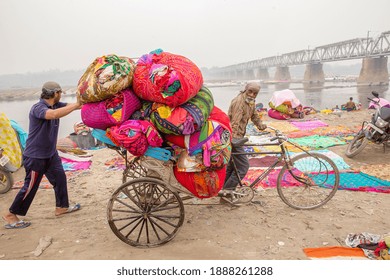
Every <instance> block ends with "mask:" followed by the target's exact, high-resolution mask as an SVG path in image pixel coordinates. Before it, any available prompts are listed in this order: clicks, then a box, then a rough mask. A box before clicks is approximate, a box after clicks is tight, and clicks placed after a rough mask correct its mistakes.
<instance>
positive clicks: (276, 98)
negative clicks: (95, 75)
mask: <svg viewBox="0 0 390 280" xmlns="http://www.w3.org/2000/svg"><path fill="white" fill-rule="evenodd" d="M268 105H269V106H270V107H271V109H269V110H268V115H269V116H270V117H271V118H274V119H278V120H287V119H290V118H299V119H303V118H304V116H305V113H304V110H303V106H302V104H301V102H300V101H299V99H298V98H297V97H296V96H295V94H294V92H293V91H292V90H289V89H285V90H281V91H275V92H274V93H273V94H272V98H271V100H270V101H269V103H268Z"/></svg>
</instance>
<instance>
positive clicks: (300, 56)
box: [214, 31, 390, 72]
mask: <svg viewBox="0 0 390 280" xmlns="http://www.w3.org/2000/svg"><path fill="white" fill-rule="evenodd" d="M386 55H390V31H386V32H383V33H381V34H380V35H379V36H378V37H377V38H375V39H374V38H371V37H367V38H357V39H352V40H347V41H342V42H338V43H334V44H329V45H324V46H320V47H316V48H314V49H308V50H301V51H296V52H291V53H286V54H282V55H278V56H272V57H267V58H263V59H258V60H252V61H248V62H245V63H240V64H235V65H230V66H226V67H221V68H217V69H215V70H217V72H226V71H243V70H251V69H259V68H260V69H261V68H264V69H267V68H269V67H276V66H290V65H301V64H313V63H322V62H332V61H340V60H351V59H359V58H365V57H379V56H386ZM215 70H214V71H215Z"/></svg>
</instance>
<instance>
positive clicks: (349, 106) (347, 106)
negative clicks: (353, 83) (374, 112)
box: [341, 97, 356, 112]
mask: <svg viewBox="0 0 390 280" xmlns="http://www.w3.org/2000/svg"><path fill="white" fill-rule="evenodd" d="M352 100H353V98H352V97H350V98H349V101H348V102H347V103H345V104H343V105H341V108H342V109H344V110H347V111H348V112H349V111H353V110H356V105H355V102H353V101H352Z"/></svg>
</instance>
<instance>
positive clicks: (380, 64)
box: [357, 56, 389, 85]
mask: <svg viewBox="0 0 390 280" xmlns="http://www.w3.org/2000/svg"><path fill="white" fill-rule="evenodd" d="M357 83H358V84H368V85H371V84H375V85H379V84H383V85H388V84H389V70H388V69H387V56H380V57H365V58H363V62H362V69H361V70H360V75H359V78H358V79H357Z"/></svg>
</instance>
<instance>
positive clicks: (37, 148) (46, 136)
mask: <svg viewBox="0 0 390 280" xmlns="http://www.w3.org/2000/svg"><path fill="white" fill-rule="evenodd" d="M66 104H67V103H64V102H58V103H56V104H54V105H53V106H49V105H48V104H47V103H46V102H45V101H44V99H40V100H39V102H38V103H36V104H34V105H33V106H32V107H31V110H30V114H29V120H30V124H29V129H28V138H27V141H26V149H25V150H24V152H23V155H24V156H26V157H31V158H39V159H45V158H50V157H52V156H53V155H54V154H55V153H56V152H57V137H58V129H59V125H60V120H59V119H55V120H47V119H45V115H46V111H47V110H48V109H57V108H61V107H64V106H66Z"/></svg>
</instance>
